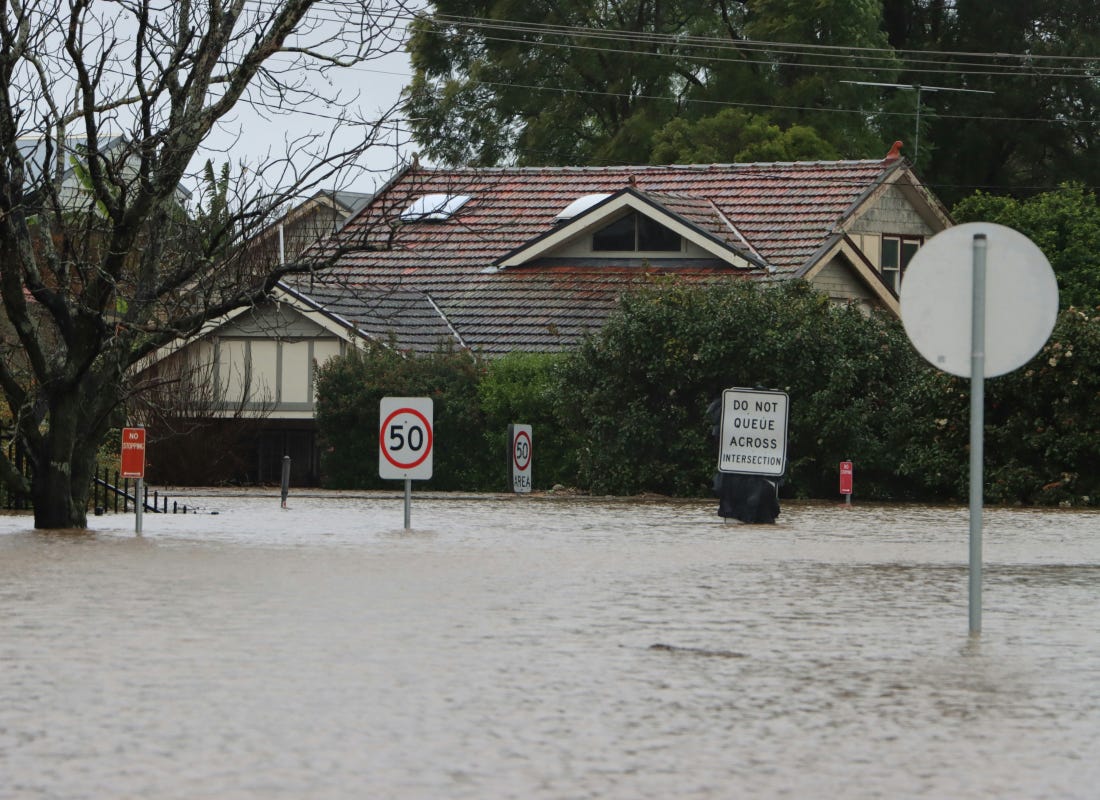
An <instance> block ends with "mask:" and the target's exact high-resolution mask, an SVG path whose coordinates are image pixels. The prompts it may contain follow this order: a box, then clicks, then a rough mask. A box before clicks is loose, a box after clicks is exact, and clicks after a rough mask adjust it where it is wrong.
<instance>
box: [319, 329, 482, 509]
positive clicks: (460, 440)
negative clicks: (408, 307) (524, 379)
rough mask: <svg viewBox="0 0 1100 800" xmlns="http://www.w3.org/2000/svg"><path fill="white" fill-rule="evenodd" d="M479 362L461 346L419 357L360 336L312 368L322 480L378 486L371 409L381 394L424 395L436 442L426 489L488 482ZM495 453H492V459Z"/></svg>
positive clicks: (375, 419)
mask: <svg viewBox="0 0 1100 800" xmlns="http://www.w3.org/2000/svg"><path fill="white" fill-rule="evenodd" d="M484 371H485V364H484V362H483V361H482V360H481V359H480V358H478V357H476V356H475V355H472V354H471V353H469V352H468V351H464V350H455V349H453V348H451V349H441V350H439V351H437V352H435V353H432V354H430V355H426V356H414V355H411V354H407V353H402V352H401V351H398V350H397V349H396V348H394V347H392V346H388V345H386V344H380V343H377V342H367V343H365V344H363V346H362V347H360V348H357V349H352V350H349V351H348V353H347V354H346V355H344V356H341V357H339V358H334V359H331V360H329V361H328V362H327V363H326V364H324V365H323V366H322V367H321V368H320V369H319V370H318V377H317V426H318V430H319V433H320V437H321V442H322V472H323V481H324V483H325V485H326V486H328V487H331V488H336V489H351V488H380V487H383V486H386V485H389V484H387V483H386V482H385V481H383V480H382V479H381V478H379V477H378V408H379V403H380V401H381V399H382V398H383V397H386V396H396V397H430V398H432V401H433V416H434V425H433V427H434V430H435V443H434V445H433V454H432V461H433V468H432V478H431V480H429V481H427V482H426V483H427V484H428V485H429V486H430V487H431V488H433V489H442V490H449V489H477V488H482V487H485V486H487V485H488V484H489V482H490V480H491V478H490V475H491V474H492V465H493V463H494V461H499V460H500V457H499V454H493V453H491V452H490V451H489V447H488V445H487V443H486V442H485V436H484V430H485V421H484V418H483V416H482V413H481V407H480V403H479V400H478V391H477V387H478V383H479V381H480V379H481V376H482V374H483V373H484ZM494 455H495V456H496V458H495V459H494Z"/></svg>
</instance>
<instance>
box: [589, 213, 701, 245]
mask: <svg viewBox="0 0 1100 800" xmlns="http://www.w3.org/2000/svg"><path fill="white" fill-rule="evenodd" d="M592 250H593V251H595V252H627V251H637V250H640V251H645V252H663V253H678V252H680V250H681V245H680V234H678V233H676V232H675V231H671V230H669V229H668V228H666V227H665V226H664V225H662V224H661V223H659V222H657V221H655V220H652V219H650V218H649V217H647V216H645V215H644V214H639V213H638V212H636V211H635V212H633V213H630V214H627V215H626V216H625V217H620V218H619V219H617V220H615V221H614V222H612V223H611V224H610V225H608V226H606V227H603V228H600V230H598V231H596V232H595V233H594V234H592Z"/></svg>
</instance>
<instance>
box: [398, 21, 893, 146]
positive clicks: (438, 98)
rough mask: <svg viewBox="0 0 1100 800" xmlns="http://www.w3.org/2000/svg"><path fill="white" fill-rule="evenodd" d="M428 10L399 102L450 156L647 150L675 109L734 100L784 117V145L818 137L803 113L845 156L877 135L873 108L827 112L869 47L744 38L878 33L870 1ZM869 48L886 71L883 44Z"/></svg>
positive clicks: (690, 115) (854, 40) (859, 41)
mask: <svg viewBox="0 0 1100 800" xmlns="http://www.w3.org/2000/svg"><path fill="white" fill-rule="evenodd" d="M796 6H797V7H796ZM432 9H433V12H434V13H433V14H432V15H430V16H424V17H422V18H420V19H419V20H418V21H417V22H416V23H415V24H414V33H413V36H412V38H411V40H410V44H409V50H410V53H411V55H412V64H413V68H414V70H415V75H414V78H413V81H412V84H411V85H410V87H409V91H408V100H407V103H406V106H405V109H406V111H407V113H408V114H409V116H410V118H412V119H413V120H414V121H413V130H414V134H415V136H416V138H417V140H418V141H420V142H421V144H422V145H423V146H424V147H425V149H426V150H427V152H428V154H429V155H430V156H432V157H433V158H435V159H438V160H440V161H443V162H446V163H452V164H477V165H494V164H498V163H501V162H507V161H513V160H514V161H517V162H518V163H521V164H605V163H638V162H644V161H647V160H651V159H652V158H656V156H654V155H651V149H652V146H653V141H652V140H653V136H654V134H655V132H657V131H658V130H660V129H662V128H663V127H664V126H665V125H666V124H668V123H669V121H670V120H674V119H678V118H685V119H687V120H688V121H689V122H690V121H694V120H697V119H699V118H700V117H704V116H706V115H708V114H709V113H710V112H712V111H713V109H715V107H716V104H721V105H736V104H739V103H740V104H746V105H749V106H753V107H756V108H758V109H760V112H759V113H760V114H761V115H763V116H765V117H766V118H767V119H768V120H769V121H770V122H771V123H773V124H777V125H779V126H780V127H781V128H782V129H783V130H784V131H788V132H790V131H793V132H792V133H791V137H792V141H791V142H788V143H787V147H788V148H790V147H810V146H811V145H816V142H810V143H807V142H805V141H802V139H804V138H805V136H804V135H803V133H802V131H803V128H805V127H809V128H813V129H815V130H817V131H819V132H824V133H822V134H821V135H822V138H823V139H824V140H825V141H827V142H829V144H830V145H831V146H832V148H833V149H834V150H835V151H837V152H841V153H844V154H845V155H860V156H862V155H864V154H865V151H866V149H867V148H869V147H870V148H874V149H875V150H877V149H878V148H880V147H881V146H882V144H881V132H880V131H878V130H877V129H876V128H875V127H874V126H873V125H871V126H869V125H868V118H869V117H871V118H873V116H874V115H873V114H866V115H865V114H833V113H828V112H827V111H823V110H824V109H829V108H831V107H832V106H833V105H836V104H842V103H844V102H846V101H847V100H849V99H851V98H853V97H855V96H857V92H856V91H855V90H854V89H853V88H852V87H849V86H847V85H845V84H843V83H841V81H842V80H844V79H846V78H853V77H857V76H860V75H862V74H863V73H862V72H861V71H860V69H861V67H862V66H863V60H864V59H863V57H862V56H860V55H856V56H854V57H853V55H852V53H851V52H845V53H844V54H843V57H841V58H838V56H837V54H836V53H832V52H831V51H826V50H821V51H807V50H806V49H805V48H803V49H797V48H794V49H786V48H783V47H780V48H775V47H770V48H767V49H765V48H764V47H762V46H761V45H760V44H759V43H757V42H750V41H748V39H750V38H751V37H757V38H760V37H781V38H782V40H783V41H787V42H792V43H799V42H805V43H813V44H815V45H843V46H846V47H856V48H858V47H884V46H885V37H884V35H883V34H882V33H881V32H880V31H879V25H880V18H879V15H878V7H877V4H876V3H874V2H869V0H828V1H827V2H817V1H816V0H815V2H813V3H810V2H803V3H798V4H795V3H790V2H765V3H759V4H751V5H750V4H743V3H729V2H720V3H704V2H700V1H699V0H672V2H669V1H668V0H612V1H611V2H608V3H598V4H592V3H584V2H578V1H577V0H568V1H567V2H555V3H546V2H536V3H518V2H514V0H513V1H512V2H503V3H498V2H487V1H486V0H440V1H439V2H434V3H432ZM777 50H778V51H779V52H778V53H777V52H776V51H777ZM873 61H874V64H875V65H876V66H878V67H883V68H884V70H885V72H884V74H886V75H889V74H891V73H890V72H889V68H890V64H891V63H892V61H891V58H890V56H889V54H887V55H886V57H885V58H884V57H883V56H882V55H881V54H879V55H877V56H875V57H874V59H873ZM718 124H719V126H721V125H723V124H726V120H722V121H720V122H719V123H718ZM793 126H801V127H799V128H794V127H793ZM757 138H758V139H759V135H758V136H757ZM757 145H758V146H761V147H762V145H761V144H760V142H757ZM756 152H759V153H760V154H761V155H766V154H767V153H769V152H770V150H768V149H766V148H762V149H759V150H758V151H756Z"/></svg>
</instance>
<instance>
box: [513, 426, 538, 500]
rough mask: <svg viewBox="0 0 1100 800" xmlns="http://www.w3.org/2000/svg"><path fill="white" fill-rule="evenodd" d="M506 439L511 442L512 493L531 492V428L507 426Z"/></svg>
mask: <svg viewBox="0 0 1100 800" xmlns="http://www.w3.org/2000/svg"><path fill="white" fill-rule="evenodd" d="M508 439H509V440H510V441H511V442H512V447H511V450H512V453H511V458H510V459H509V462H510V463H511V473H512V491H513V492H521V493H525V492H529V491H531V456H532V452H531V426H530V425H509V426H508Z"/></svg>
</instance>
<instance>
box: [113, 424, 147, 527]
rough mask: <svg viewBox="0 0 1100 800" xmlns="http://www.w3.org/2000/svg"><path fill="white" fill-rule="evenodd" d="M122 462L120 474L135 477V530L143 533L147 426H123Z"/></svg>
mask: <svg viewBox="0 0 1100 800" xmlns="http://www.w3.org/2000/svg"><path fill="white" fill-rule="evenodd" d="M120 452H121V458H120V460H121V462H122V463H121V464H120V465H119V471H118V474H119V475H120V476H121V477H123V478H134V479H135V483H134V532H135V533H136V534H137V535H138V536H140V535H141V515H142V512H143V511H144V510H145V498H143V497H142V492H141V490H142V483H143V481H144V479H145V428H123V429H122V448H121V450H120Z"/></svg>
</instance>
